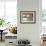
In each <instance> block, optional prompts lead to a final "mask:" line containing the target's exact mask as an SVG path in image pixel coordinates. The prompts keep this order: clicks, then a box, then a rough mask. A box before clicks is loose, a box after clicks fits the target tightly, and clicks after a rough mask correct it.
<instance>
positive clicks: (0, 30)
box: [0, 30, 3, 42]
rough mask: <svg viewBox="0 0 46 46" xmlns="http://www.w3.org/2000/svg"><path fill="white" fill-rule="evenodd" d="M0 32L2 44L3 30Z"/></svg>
mask: <svg viewBox="0 0 46 46" xmlns="http://www.w3.org/2000/svg"><path fill="white" fill-rule="evenodd" d="M0 32H1V42H2V32H3V30H0Z"/></svg>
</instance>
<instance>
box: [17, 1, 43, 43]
mask: <svg viewBox="0 0 46 46" xmlns="http://www.w3.org/2000/svg"><path fill="white" fill-rule="evenodd" d="M41 9H42V0H17V16H18V39H29V40H30V42H31V43H40V34H41ZM20 11H36V23H35V24H20Z"/></svg>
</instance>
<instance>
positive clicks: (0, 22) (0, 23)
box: [0, 18, 5, 27]
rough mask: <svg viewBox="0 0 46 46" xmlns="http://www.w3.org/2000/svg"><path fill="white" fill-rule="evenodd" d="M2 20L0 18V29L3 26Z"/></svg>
mask: <svg viewBox="0 0 46 46" xmlns="http://www.w3.org/2000/svg"><path fill="white" fill-rule="evenodd" d="M4 22H5V21H4V19H3V18H0V27H2V26H3V25H4Z"/></svg>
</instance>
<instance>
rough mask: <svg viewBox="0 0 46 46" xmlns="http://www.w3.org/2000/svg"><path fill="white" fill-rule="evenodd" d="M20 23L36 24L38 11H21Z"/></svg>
mask: <svg viewBox="0 0 46 46" xmlns="http://www.w3.org/2000/svg"><path fill="white" fill-rule="evenodd" d="M20 23H21V24H35V23H36V11H20Z"/></svg>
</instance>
